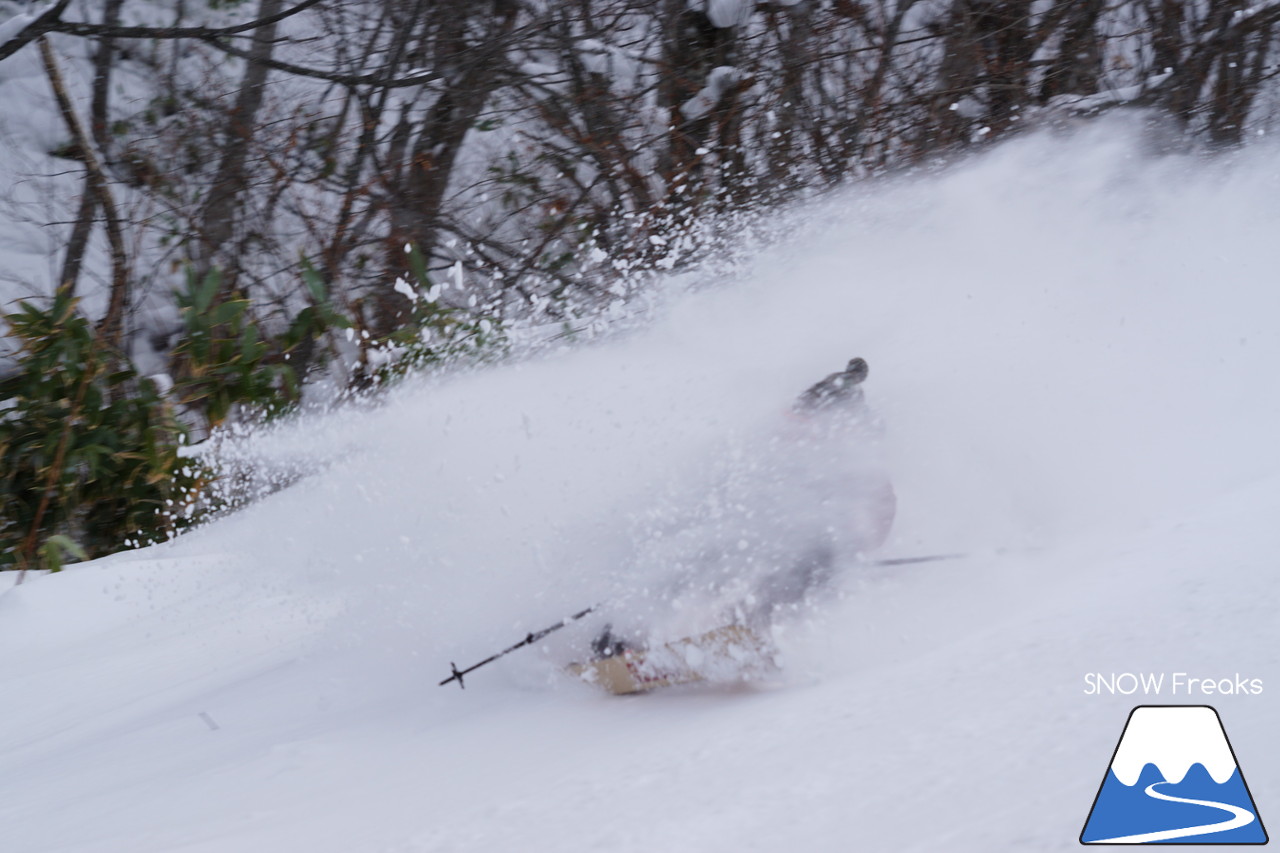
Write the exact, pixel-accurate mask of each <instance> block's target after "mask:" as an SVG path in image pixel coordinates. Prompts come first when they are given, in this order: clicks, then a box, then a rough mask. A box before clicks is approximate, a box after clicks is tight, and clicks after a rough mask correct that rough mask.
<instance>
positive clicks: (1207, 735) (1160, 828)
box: [1080, 705, 1267, 844]
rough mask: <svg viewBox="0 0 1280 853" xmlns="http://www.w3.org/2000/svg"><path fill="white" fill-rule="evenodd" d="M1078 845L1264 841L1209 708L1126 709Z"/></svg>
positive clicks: (1222, 731) (1258, 820)
mask: <svg viewBox="0 0 1280 853" xmlns="http://www.w3.org/2000/svg"><path fill="white" fill-rule="evenodd" d="M1080 843H1081V844H1266V843H1267V831H1266V829H1264V828H1263V826H1262V818H1261V817H1259V816H1258V809H1257V806H1255V805H1254V802H1253V796H1252V795H1251V794H1250V793H1249V787H1248V785H1246V784H1245V781H1244V775H1243V774H1242V773H1241V772H1240V765H1239V764H1238V763H1237V762H1236V755H1235V752H1234V750H1232V749H1231V744H1230V743H1229V742H1228V741H1227V733H1226V730H1225V729H1223V727H1222V720H1221V719H1220V718H1219V717H1218V712H1217V711H1216V710H1214V709H1213V708H1211V707H1209V706H1208V705H1139V706H1138V707H1136V708H1134V709H1133V711H1132V712H1131V713H1130V714H1129V721H1128V722H1127V723H1125V726H1124V731H1123V732H1122V733H1121V735H1120V743H1119V744H1117V745H1116V751H1115V754H1114V755H1112V756H1111V766H1110V767H1108V768H1107V774H1106V776H1105V777H1103V780H1102V786H1101V787H1100V788H1099V789H1098V796H1097V797H1095V798H1094V800H1093V808H1092V809H1091V810H1090V811H1089V818H1088V820H1086V821H1085V825H1084V830H1083V831H1082V832H1081V833H1080Z"/></svg>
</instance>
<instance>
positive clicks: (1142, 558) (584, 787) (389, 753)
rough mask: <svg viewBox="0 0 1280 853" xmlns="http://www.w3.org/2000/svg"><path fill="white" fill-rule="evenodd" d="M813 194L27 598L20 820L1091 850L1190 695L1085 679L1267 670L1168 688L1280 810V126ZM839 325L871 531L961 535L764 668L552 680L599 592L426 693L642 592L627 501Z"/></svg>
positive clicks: (567, 841) (49, 837)
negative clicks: (787, 236) (748, 264)
mask: <svg viewBox="0 0 1280 853" xmlns="http://www.w3.org/2000/svg"><path fill="white" fill-rule="evenodd" d="M797 215H798V216H800V217H802V218H804V219H803V221H805V222H806V223H807V224H806V226H805V227H804V228H803V229H801V230H802V232H803V236H802V237H801V238H799V239H798V240H797V241H795V242H793V243H791V244H789V245H787V246H783V247H779V248H777V249H772V250H768V251H764V252H762V253H761V255H760V257H759V260H758V262H757V263H756V265H755V266H754V268H752V269H751V270H748V271H746V272H744V274H743V275H742V277H741V278H740V280H737V281H734V282H721V283H718V284H717V286H713V287H705V288H702V289H699V290H697V291H695V292H693V293H691V294H689V295H684V296H676V297H673V298H672V299H671V300H670V301H669V303H668V304H667V305H666V306H665V308H664V309H663V311H662V312H661V314H660V316H657V317H655V318H654V321H653V323H652V324H651V326H649V327H648V328H645V329H643V330H641V331H638V332H633V333H631V334H628V335H626V336H624V337H621V338H619V339H617V340H613V341H609V342H606V343H603V344H597V345H594V346H591V347H589V348H583V349H566V350H565V351H564V352H560V353H556V354H550V355H548V356H546V357H543V358H540V359H537V360H535V361H532V362H529V363H526V364H521V365H511V366H504V367H500V368H497V369H491V370H486V371H482V372H478V373H476V374H473V375H468V376H463V377H457V378H454V379H451V380H449V381H442V382H434V383H421V384H418V385H411V386H408V387H406V388H404V389H403V390H402V391H400V392H399V393H397V394H396V395H394V396H393V397H392V399H390V400H388V401H387V403H386V404H385V405H384V406H381V407H380V408H378V409H376V410H372V411H366V412H354V411H349V412H342V413H337V414H333V415H330V416H327V417H323V418H312V419H308V420H306V421H304V422H301V423H298V424H295V425H285V426H283V427H282V428H281V429H279V430H278V431H276V432H274V433H272V434H270V435H264V436H260V437H258V438H257V439H255V441H254V444H253V447H252V448H251V449H252V450H253V451H254V452H255V453H257V454H259V455H260V456H261V457H262V458H263V459H265V460H267V461H268V462H269V461H271V460H273V459H278V460H283V461H285V462H287V463H288V464H294V463H295V462H297V461H298V460H302V461H304V462H305V461H307V460H315V462H316V463H317V464H316V465H315V466H314V468H315V470H317V471H319V472H320V473H317V474H315V475H313V476H312V477H310V478H308V479H307V480H305V481H304V482H303V483H301V484H299V485H298V486H297V487H294V488H292V489H289V490H286V491H284V492H281V493H279V494H276V495H274V496H272V497H271V498H269V499H267V500H265V501H263V502H262V503H260V504H259V505H256V506H254V507H252V508H251V509H249V510H248V511H246V512H243V513H241V514H239V515H237V516H234V517H231V518H228V519H226V520H224V521H222V522H220V523H218V524H216V525H213V526H210V527H209V528H207V529H204V530H201V531H197V532H196V533H193V534H191V535H188V536H186V537H183V538H182V539H181V540H179V541H177V542H174V543H171V544H168V545H165V546H161V547H156V548H152V549H147V550H144V551H139V552H134V553H128V554H121V555H117V556H115V557H112V558H108V559H105V560H101V561H98V562H96V563H94V564H91V565H86V566H77V567H73V568H72V569H70V570H68V571H66V572H64V573H62V574H60V575H56V576H49V577H36V578H32V579H31V580H30V582H29V583H27V584H24V585H23V586H21V587H18V588H12V589H7V590H6V591H4V592H0V650H2V651H3V654H0V685H3V699H4V701H2V702H0V847H3V849H4V850H5V851H9V850H13V851H16V853H173V851H182V853H256V852H257V851H263V853H267V852H268V851H279V850H307V851H308V853H366V851H367V853H437V852H438V851H450V850H455V851H468V853H472V851H495V853H497V851H501V853H506V851H510V850H515V849H520V850H532V851H557V853H562V852H563V851H579V850H581V851H595V850H613V851H637V853H638V851H652V850H673V851H720V850H724V851H734V853H739V851H751V850H759V851H771V852H772V851H779V850H806V851H833V852H834V851H847V850H850V849H862V850H881V851H895V853H897V851H921V853H924V852H925V851H927V853H936V851H938V850H946V851H948V853H967V851H973V853H979V851H980V852H981V853H990V851H1000V850H1035V851H1055V850H1057V851H1066V850H1073V849H1076V847H1077V846H1078V843H1077V838H1078V835H1079V832H1080V827H1081V825H1082V824H1083V822H1084V820H1085V818H1086V817H1087V814H1088V811H1089V806H1090V803H1091V802H1092V799H1093V797H1094V795H1095V793H1096V785H1097V778H1098V773H1099V772H1100V771H1101V770H1103V769H1104V768H1105V767H1106V765H1107V761H1108V759H1109V757H1110V755H1111V752H1112V750H1113V749H1114V745H1115V738H1116V736H1117V734H1118V732H1119V731H1120V728H1121V726H1122V725H1123V723H1124V720H1125V719H1126V716H1127V714H1128V712H1129V710H1130V708H1131V707H1132V706H1133V705H1134V704H1137V703H1139V702H1143V701H1146V702H1150V701H1161V700H1163V701H1168V700H1169V699H1170V698H1171V697H1167V696H1166V697H1140V696H1121V695H1117V696H1086V695H1084V691H1083V677H1084V675H1085V673H1087V672H1147V671H1150V672H1174V671H1178V672H1187V673H1190V674H1191V675H1194V676H1198V677H1209V678H1221V677H1230V676H1233V675H1234V674H1235V673H1236V672H1237V671H1238V672H1240V673H1242V674H1243V675H1244V677H1246V678H1254V677H1256V678H1260V679H1262V680H1263V682H1264V683H1265V684H1266V686H1267V688H1268V690H1267V692H1265V693H1264V694H1263V695H1261V696H1232V695H1215V696H1213V697H1211V698H1208V699H1206V697H1203V696H1193V697H1181V696H1180V697H1173V701H1187V702H1191V703H1195V702H1197V701H1198V702H1200V703H1203V702H1205V701H1210V702H1212V703H1213V704H1214V705H1215V706H1216V707H1217V708H1218V709H1219V711H1220V712H1221V713H1222V717H1223V720H1224V721H1225V722H1226V725H1227V727H1228V729H1229V730H1230V732H1231V736H1232V742H1233V744H1234V746H1235V747H1236V749H1237V751H1238V753H1239V755H1240V760H1241V764H1242V766H1243V767H1245V768H1246V769H1247V771H1248V773H1249V780H1250V788H1251V791H1252V793H1253V794H1254V796H1255V799H1256V801H1257V802H1258V803H1259V807H1260V809H1262V811H1263V812H1265V811H1266V809H1267V804H1268V803H1275V802H1280V797H1278V796H1277V794H1278V793H1280V791H1278V789H1280V778H1278V777H1277V766H1276V765H1275V764H1274V756H1275V755H1276V754H1277V752H1278V751H1280V738H1278V737H1277V736H1276V734H1275V727H1274V717H1275V713H1274V709H1273V707H1272V705H1271V701H1272V700H1271V697H1272V696H1273V695H1274V691H1275V690H1276V689H1277V685H1280V681H1277V679H1280V656H1278V654H1277V652H1276V650H1277V649H1280V620H1277V619H1276V618H1275V614H1276V611H1277V609H1278V608H1280V580H1278V579H1277V575H1276V557H1275V555H1276V554H1277V553H1280V529H1278V528H1277V525H1276V524H1275V518H1276V516H1277V511H1278V510H1280V458H1278V454H1277V451H1276V445H1275V441H1274V437H1275V436H1276V435H1277V434H1280V402H1278V401H1277V397H1276V395H1275V393H1274V391H1275V377H1274V374H1275V365H1276V364H1280V338H1278V337H1277V335H1276V333H1275V328H1274V324H1275V317H1277V316H1280V291H1277V289H1276V288H1275V284H1274V282H1275V274H1276V270H1277V269H1278V268H1280V248H1277V243H1276V240H1275V234H1276V231H1277V225H1280V222H1278V221H1277V220H1280V175H1278V174H1277V170H1276V167H1275V155H1274V152H1273V151H1272V150H1271V149H1270V148H1265V147H1260V148H1257V149H1254V150H1251V151H1245V152H1243V153H1240V154H1238V155H1235V156H1234V157H1233V158H1232V159H1230V160H1217V161H1210V160H1206V159H1202V158H1198V157H1192V156H1180V155H1155V154H1152V153H1151V152H1150V151H1148V150H1147V148H1146V146H1145V143H1143V142H1142V141H1141V135H1140V133H1138V132H1136V131H1135V130H1134V127H1133V125H1132V124H1126V123H1125V122H1123V121H1121V122H1118V123H1112V124H1111V125H1102V126H1099V127H1097V128H1093V129H1089V130H1086V131H1083V132H1080V133H1078V134H1076V135H1075V136H1061V135H1038V136H1031V137H1027V138H1024V139H1021V140H1017V141H1014V142H1012V143H1009V144H1006V145H1004V146H1001V147H999V148H996V149H994V150H992V151H991V152H989V153H987V154H985V155H983V156H982V157H980V158H977V159H975V160H973V161H971V162H968V163H966V164H963V165H961V166H959V167H957V168H955V169H954V170H952V171H951V172H949V173H947V174H944V175H934V176H923V177H917V178H915V179H912V180H902V181H898V182H891V183H887V184H884V185H879V186H871V187H858V188H853V189H851V190H849V191H848V192H845V193H843V194H841V195H839V196H837V197H835V198H833V199H831V200H829V201H828V202H825V203H824V204H823V205H822V206H821V207H818V208H813V209H810V210H808V211H801V212H800V213H799V214H797ZM677 285H678V282H677V283H674V284H673V285H672V287H673V289H678V287H677ZM853 355H863V356H865V357H866V358H867V359H868V361H869V362H870V365H871V375H870V378H869V379H868V381H867V385H866V390H867V395H868V399H869V400H870V401H871V402H872V403H873V404H874V405H876V406H877V407H878V408H879V410H880V412H881V413H882V415H883V416H884V419H885V422H886V424H887V427H888V433H887V434H888V438H887V444H886V452H887V453H888V455H889V457H890V459H891V467H892V470H893V472H894V477H895V485H896V488H897V492H898V498H899V507H900V509H899V517H898V523H897V526H896V528H895V532H894V534H893V537H892V538H891V540H890V542H889V543H888V545H887V546H886V547H885V548H884V549H883V551H882V553H881V554H880V555H875V556H897V555H906V556H909V555H914V554H927V553H940V552H955V551H964V552H968V553H970V554H972V556H971V557H969V558H967V559H964V560H956V561H950V562H938V563H930V564H920V565H914V566H904V567H899V568H887V567H886V568H882V569H876V570H866V569H857V568H855V567H846V571H845V574H844V575H843V576H842V578H841V587H840V589H841V592H842V595H841V596H840V597H839V598H838V599H835V598H833V599H832V600H829V601H826V602H824V603H823V604H822V606H821V607H819V608H818V609H816V610H815V611H813V612H812V613H809V614H807V615H806V616H805V617H804V618H802V619H798V620H796V621H795V622H794V623H792V624H790V625H788V626H787V627H786V629H785V630H784V631H782V632H781V633H780V634H779V636H778V637H777V638H776V640H777V643H778V645H779V647H780V649H781V650H782V653H783V656H784V663H785V668H784V674H783V676H782V677H781V678H780V679H779V680H778V681H776V682H772V683H768V684H762V685H757V686H746V687H735V686H719V687H715V686H713V687H709V688H708V687H704V688H698V689H676V690H671V691H665V692H660V693H655V694H652V695H645V696H635V697H625V698H620V697H610V696H605V695H602V694H601V693H600V692H598V691H596V690H594V689H592V688H591V687H590V686H588V685H584V684H579V683H575V682H573V681H570V680H568V679H566V678H565V677H564V676H563V675H562V673H561V672H560V667H561V666H562V665H563V664H564V663H565V662H567V661H569V660H572V659H575V658H576V657H580V656H581V655H582V653H583V649H584V647H585V645H586V643H587V642H588V640H589V638H590V636H591V635H592V633H593V632H594V631H598V630H599V628H600V626H601V623H602V622H603V619H600V620H595V617H594V616H593V617H592V618H590V619H586V620H583V623H582V624H581V625H580V626H575V627H574V629H566V630H564V631H562V632H558V633H557V634H555V635H553V636H551V637H548V638H547V639H546V640H545V641H544V642H543V643H540V644H539V645H538V646H536V647H534V648H530V649H526V650H521V651H520V652H517V653H515V654H513V655H510V656H508V657H507V658H504V659H503V660H502V661H500V662H498V663H495V664H494V665H492V666H489V667H485V668H483V669H481V670H478V671H476V672H474V673H472V674H471V675H470V676H468V678H467V689H466V690H465V691H462V690H458V689H457V688H456V687H455V686H452V685H451V686H450V687H448V688H440V687H437V686H436V684H437V682H438V681H439V680H440V679H442V678H444V677H445V676H447V675H448V672H449V669H448V667H449V661H451V660H452V661H456V662H457V663H458V665H459V666H460V667H465V666H467V665H469V664H470V663H473V662H474V661H477V660H480V659H482V658H484V657H486V656H488V655H489V654H491V653H492V652H494V651H496V650H498V649H502V648H505V647H506V646H508V645H510V644H511V643H513V642H515V641H517V640H518V639H520V638H521V637H523V636H524V635H525V634H527V633H528V632H529V631H533V630H537V629H539V628H541V627H543V626H545V625H548V624H552V623H554V622H555V621H557V620H558V619H560V618H562V617H564V616H566V615H568V614H570V613H573V612H576V611H577V610H579V609H581V608H582V607H584V606H586V605H587V604H590V603H591V602H593V601H596V600H599V599H601V598H602V597H605V596H606V595H607V594H608V593H609V592H610V591H611V590H612V589H613V588H614V587H615V586H616V585H618V584H631V585H633V586H638V587H642V586H644V584H645V583H646V582H647V581H648V578H646V577H643V576H639V577H638V576H636V572H637V571H638V570H635V569H631V568H629V567H628V566H629V564H628V562H627V561H628V558H629V557H630V556H631V555H633V554H634V553H635V552H636V550H637V548H638V547H639V546H640V545H641V544H642V543H641V542H640V541H639V534H638V533H637V531H644V530H653V529H655V528H658V529H660V528H661V525H662V524H663V523H666V522H667V521H669V520H670V519H671V518H675V519H677V520H678V519H679V518H681V517H682V514H684V513H687V512H689V511H690V508H696V507H698V506H699V501H700V500H702V499H703V497H704V495H705V493H706V491H707V488H706V484H707V483H708V482H710V481H714V479H715V478H716V477H717V476H722V475H724V474H725V473H726V472H728V473H730V474H732V473H734V472H736V471H739V470H741V467H740V466H743V465H746V466H748V467H750V465H751V464H753V458H752V454H751V453H750V452H747V451H749V449H750V448H753V447H759V446H760V445H759V442H760V440H761V439H760V437H761V436H768V435H770V434H771V431H776V428H777V422H778V419H779V417H780V413H781V412H783V411H785V409H786V407H787V406H788V404H789V403H790V401H791V399H792V398H793V396H794V395H795V394H796V393H798V392H799V391H801V390H802V389H803V388H804V387H806V386H807V385H808V384H809V383H811V382H812V381H814V380H815V379H817V378H820V377H821V376H823V375H825V374H827V373H829V372H831V371H833V370H837V369H839V368H840V367H841V366H842V365H843V364H844V363H845V361H846V360H847V359H848V358H849V357H850V356H853ZM735 466H738V467H735ZM795 511H796V512H797V513H802V512H804V511H805V508H804V507H800V506H797V507H795ZM2 579H3V578H0V580H2ZM685 615H688V614H685ZM655 616H656V614H655ZM1269 761H1270V762H1272V763H1270V764H1269V763H1268V762H1269ZM1264 819H1265V818H1264Z"/></svg>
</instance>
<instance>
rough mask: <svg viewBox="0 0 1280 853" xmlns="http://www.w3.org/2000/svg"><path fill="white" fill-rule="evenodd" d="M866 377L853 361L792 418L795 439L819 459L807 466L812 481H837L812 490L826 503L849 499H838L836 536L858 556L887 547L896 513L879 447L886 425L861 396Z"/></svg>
mask: <svg viewBox="0 0 1280 853" xmlns="http://www.w3.org/2000/svg"><path fill="white" fill-rule="evenodd" d="M867 373H868V368H867V362H866V361H865V360H863V359H861V358H854V359H851V360H850V361H849V364H848V365H847V366H846V367H845V369H844V370H842V371H840V372H838V373H833V374H831V375H830V376H827V377H826V378H825V379H823V380H822V381H820V382H817V383H815V384H814V385H812V386H811V387H810V388H808V389H807V390H806V391H805V392H804V393H803V394H801V395H800V396H799V397H798V398H796V401H795V403H794V404H793V405H792V407H791V411H790V412H789V417H788V421H789V429H788V433H789V437H790V439H791V441H793V442H795V443H796V445H797V446H801V447H805V446H807V447H809V448H812V450H813V452H814V453H815V455H816V457H817V458H815V460H814V463H813V464H811V465H809V466H808V468H809V471H808V474H809V476H810V479H812V480H818V481H821V480H822V479H823V478H824V476H831V477H835V478H838V482H830V483H821V482H818V483H814V486H815V489H816V490H817V491H818V492H820V493H821V495H822V498H821V499H824V500H829V499H830V496H831V495H833V494H835V493H837V492H838V493H840V494H841V495H844V496H847V497H846V499H844V500H840V501H838V504H839V506H840V511H841V513H842V514H843V516H844V518H843V519H841V520H840V521H838V522H837V526H838V527H839V528H841V529H839V530H838V531H837V533H838V534H839V538H840V539H841V540H843V544H844V545H845V547H852V548H853V550H855V551H859V552H869V551H872V550H874V549H876V548H878V547H880V546H881V545H882V544H884V542H885V540H886V539H887V538H888V537H889V532H890V530H891V529H892V527H893V520H894V516H895V515H896V512H897V496H896V494H895V493H894V490H893V483H892V481H891V480H890V479H889V473H888V470H887V467H886V466H885V464H884V459H883V455H882V449H881V446H882V443H883V439H884V429H883V424H882V423H881V421H880V418H879V416H878V415H877V414H876V413H875V412H874V411H873V410H872V409H871V407H870V406H868V405H867V403H866V400H865V398H864V395H863V389H862V382H863V380H865V379H866V378H867ZM824 457H825V458H824ZM834 457H839V459H838V460H837V459H836V458H834ZM850 480H852V481H853V482H850Z"/></svg>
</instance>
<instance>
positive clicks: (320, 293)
mask: <svg viewBox="0 0 1280 853" xmlns="http://www.w3.org/2000/svg"><path fill="white" fill-rule="evenodd" d="M302 281H303V283H305V284H306V286H307V290H308V292H310V294H311V298H312V299H313V300H315V302H316V303H317V304H320V303H323V302H327V301H328V299H329V288H328V287H327V286H326V285H325V281H324V277H323V276H322V275H320V273H319V271H318V270H316V268H315V267H314V266H313V265H312V264H311V259H310V258H308V257H306V256H305V255H304V256H303V258H302Z"/></svg>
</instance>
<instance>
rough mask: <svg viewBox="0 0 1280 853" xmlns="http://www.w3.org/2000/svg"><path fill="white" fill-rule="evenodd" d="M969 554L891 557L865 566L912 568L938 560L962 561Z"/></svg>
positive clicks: (870, 562) (867, 563)
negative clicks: (912, 566) (915, 565)
mask: <svg viewBox="0 0 1280 853" xmlns="http://www.w3.org/2000/svg"><path fill="white" fill-rule="evenodd" d="M967 556H969V555H968V554H929V555H927V556H924V557H890V558H889V559H887V560H871V561H869V562H866V563H863V565H864V566H911V565H914V564H916V563H936V562H937V561H938V560H962V559H964V558H965V557H967Z"/></svg>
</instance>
